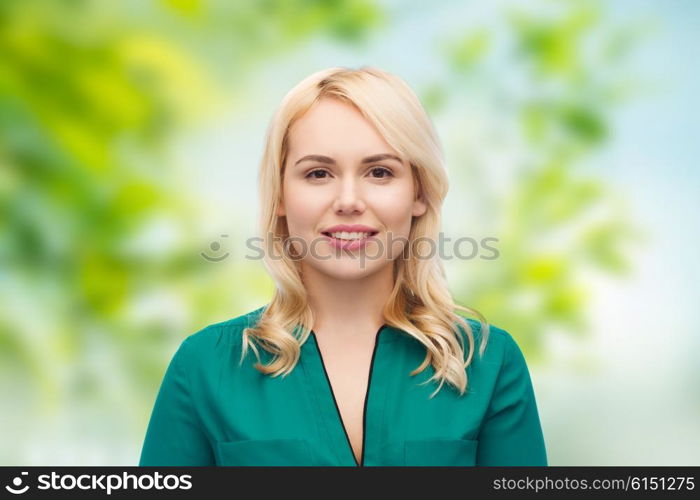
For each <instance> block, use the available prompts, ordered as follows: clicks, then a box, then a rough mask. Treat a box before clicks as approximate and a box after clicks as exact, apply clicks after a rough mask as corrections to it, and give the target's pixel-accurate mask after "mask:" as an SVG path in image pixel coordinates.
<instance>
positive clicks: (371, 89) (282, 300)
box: [241, 67, 489, 398]
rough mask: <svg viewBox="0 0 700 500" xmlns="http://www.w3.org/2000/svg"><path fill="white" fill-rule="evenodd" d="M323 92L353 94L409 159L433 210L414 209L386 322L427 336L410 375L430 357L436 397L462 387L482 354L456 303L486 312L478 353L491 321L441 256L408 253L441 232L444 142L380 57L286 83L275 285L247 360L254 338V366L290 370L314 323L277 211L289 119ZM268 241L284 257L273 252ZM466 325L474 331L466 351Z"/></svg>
mask: <svg viewBox="0 0 700 500" xmlns="http://www.w3.org/2000/svg"><path fill="white" fill-rule="evenodd" d="M324 97H327V98H335V99H340V100H342V101H344V102H348V103H350V104H353V105H354V106H355V107H356V108H357V109H358V110H359V111H360V112H361V113H362V114H363V116H364V117H365V118H366V119H367V120H368V121H369V122H370V123H371V124H373V125H374V126H375V127H376V129H377V130H378V131H379V133H380V134H381V135H382V136H383V137H384V139H385V140H386V141H387V143H388V144H389V145H391V146H392V147H393V148H394V149H395V150H396V151H398V152H399V153H400V154H401V155H403V157H404V158H408V159H409V163H410V165H411V170H412V172H413V175H414V180H415V181H417V182H416V184H417V185H418V189H419V190H420V192H421V193H422V196H423V199H424V201H425V202H426V205H427V210H426V212H425V213H424V214H423V215H421V216H419V217H414V219H413V221H412V224H411V229H410V232H409V238H408V242H407V243H406V246H405V248H404V254H403V255H402V256H401V257H400V258H396V259H395V260H394V264H393V267H394V286H393V289H392V291H391V295H390V297H389V300H388V301H387V304H386V306H385V307H384V310H383V314H384V318H385V321H386V324H387V325H389V326H391V327H394V328H398V329H401V330H403V331H405V332H406V333H408V334H409V335H411V336H412V337H414V338H415V339H416V340H418V341H419V342H420V343H421V344H423V345H424V346H425V348H426V357H425V359H424V361H423V363H421V365H420V366H419V367H417V368H416V369H415V370H414V371H412V372H411V373H410V375H412V376H413V375H416V374H418V373H420V372H422V371H423V370H424V369H425V368H426V367H427V366H428V364H429V363H430V364H432V366H433V368H434V370H435V373H434V375H433V376H432V377H430V378H429V379H428V380H426V381H425V383H428V382H430V381H433V380H439V381H440V383H439V386H438V387H437V389H436V391H435V392H434V393H433V394H431V396H430V397H431V398H432V397H433V396H434V395H435V394H437V392H438V391H439V390H440V389H441V388H442V386H443V384H444V383H445V382H448V383H449V384H450V385H452V386H453V387H454V388H456V389H457V390H458V391H459V394H460V395H463V394H464V393H465V392H466V390H467V385H468V377H467V371H466V368H467V367H468V366H469V365H470V364H471V362H472V359H473V356H474V350H475V347H474V335H473V332H472V329H471V326H470V325H469V324H468V322H467V321H465V320H464V319H463V318H462V317H461V316H460V315H458V314H456V313H455V312H454V310H455V309H457V310H462V311H464V312H467V313H471V314H473V315H474V316H476V317H477V318H479V322H480V324H481V332H482V340H481V344H480V349H479V355H480V356H483V353H484V350H485V348H486V343H487V341H488V336H489V335H488V334H489V328H488V324H487V322H486V320H485V319H484V317H483V316H482V315H481V314H480V313H479V312H478V311H475V310H473V309H470V308H468V307H464V306H461V305H458V304H456V303H455V302H454V300H453V299H452V297H451V295H450V292H449V290H448V286H447V281H446V278H445V271H444V268H443V265H442V262H441V261H440V260H439V259H436V258H430V259H426V258H416V257H415V252H410V255H409V257H408V258H406V251H407V250H408V249H409V248H410V245H412V244H413V242H414V241H415V240H416V239H418V238H420V241H425V239H430V240H431V241H433V242H435V241H436V240H437V237H438V231H439V228H440V210H441V207H442V203H443V200H444V198H445V196H446V195H447V190H448V179H447V173H446V170H445V168H444V166H443V153H442V148H441V146H440V143H439V140H438V137H437V134H436V133H435V130H434V128H433V125H432V122H431V121H430V118H429V117H428V115H427V114H426V112H425V110H424V109H423V107H422V105H421V104H420V101H419V100H418V97H417V96H416V95H415V94H414V93H413V91H412V90H411V88H410V87H409V86H408V84H406V83H405V82H404V81H403V80H402V79H400V78H398V77H397V76H394V75H392V74H390V73H387V72H385V71H382V70H379V69H376V68H372V67H362V68H359V69H356V70H355V69H350V68H342V67H334V68H328V69H325V70H322V71H319V72H317V73H314V74H312V75H310V76H308V77H306V78H305V79H303V80H302V81H301V82H300V83H299V84H297V85H296V86H295V87H294V88H293V89H292V90H290V91H289V92H288V93H287V95H286V96H285V97H284V99H283V100H282V102H281V104H280V106H279V108H278V109H277V111H276V113H275V115H274V117H273V119H272V121H271V123H270V126H269V128H268V130H267V136H266V143H265V148H264V153H263V157H262V161H261V164H260V173H259V175H260V177H259V182H260V184H259V189H260V200H261V204H262V207H261V213H260V229H261V230H262V236H261V238H262V240H263V244H264V247H263V248H265V256H264V264H265V267H266V268H267V270H268V272H269V273H270V274H271V276H272V278H273V279H274V281H275V283H276V290H275V292H274V296H273V298H272V301H271V302H270V303H269V304H268V305H267V306H266V307H265V309H264V311H263V313H262V314H261V316H260V319H259V320H258V322H257V323H256V324H255V325H254V326H251V327H249V328H246V329H244V331H243V346H242V353H241V362H243V359H244V357H245V355H246V353H247V351H248V348H249V347H250V348H251V349H252V350H253V351H254V352H255V355H256V357H257V360H258V362H257V363H256V364H255V368H256V369H257V370H258V371H260V372H261V373H264V374H272V376H278V375H280V374H281V375H283V376H284V375H287V374H288V373H289V372H291V371H292V369H293V368H294V367H295V366H296V364H297V362H298V360H299V356H300V353H301V350H300V348H301V345H302V344H303V343H304V342H305V341H306V339H307V338H308V337H309V335H310V332H311V329H312V328H313V324H314V316H313V312H312V311H311V309H310V307H309V304H308V302H307V294H306V289H305V287H304V285H303V283H302V280H301V276H300V273H299V268H298V267H297V264H296V262H294V259H290V258H288V255H287V253H286V252H285V251H284V250H285V249H284V248H283V247H284V241H286V238H288V237H289V233H288V231H287V226H286V220H282V217H280V216H277V215H276V212H277V207H278V205H279V202H280V200H281V196H282V180H283V176H284V166H285V163H286V160H287V154H288V149H289V142H288V141H289V137H288V133H289V129H290V127H291V126H292V124H293V123H294V122H295V121H296V120H298V119H299V118H300V117H301V116H302V115H303V114H304V113H306V111H308V110H309V109H310V108H311V107H312V106H313V105H314V104H315V103H316V102H317V101H319V100H320V99H321V98H324ZM269 251H272V252H274V255H276V256H282V258H279V259H270V255H269ZM459 326H461V327H462V328H463V330H464V332H465V334H466V336H467V339H468V344H469V345H468V353H467V357H466V360H465V358H464V341H463V338H462V336H461V334H460V332H459V330H458V328H459ZM255 343H258V344H260V346H261V347H263V349H265V350H266V351H268V352H269V353H271V354H272V355H273V356H274V357H273V359H272V360H271V361H270V363H269V364H267V365H263V364H261V362H260V356H259V353H258V350H257V348H256V346H255Z"/></svg>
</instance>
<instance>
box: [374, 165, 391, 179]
mask: <svg viewBox="0 0 700 500" xmlns="http://www.w3.org/2000/svg"><path fill="white" fill-rule="evenodd" d="M371 172H372V173H374V172H384V173H386V174H388V177H393V176H394V174H393V172H392V171H391V170H389V169H388V168H386V167H374V168H372V170H371ZM372 177H374V178H375V179H385V178H386V177H387V176H386V175H385V176H382V177H377V176H374V175H373V176H372Z"/></svg>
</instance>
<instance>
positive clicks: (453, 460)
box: [404, 439, 479, 466]
mask: <svg viewBox="0 0 700 500" xmlns="http://www.w3.org/2000/svg"><path fill="white" fill-rule="evenodd" d="M478 444H479V441H477V440H471V439H421V440H409V441H406V442H405V444H404V459H405V463H406V465H417V466H418V465H419V466H460V465H461V466H464V465H476V448H477V445H478Z"/></svg>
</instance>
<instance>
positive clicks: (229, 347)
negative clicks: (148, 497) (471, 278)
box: [139, 307, 547, 466]
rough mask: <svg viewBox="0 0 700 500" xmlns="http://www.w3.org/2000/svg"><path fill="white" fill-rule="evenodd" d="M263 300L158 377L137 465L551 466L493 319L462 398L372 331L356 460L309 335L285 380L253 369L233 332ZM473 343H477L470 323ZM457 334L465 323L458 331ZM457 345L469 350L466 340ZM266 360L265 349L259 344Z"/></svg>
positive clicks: (190, 346)
mask: <svg viewBox="0 0 700 500" xmlns="http://www.w3.org/2000/svg"><path fill="white" fill-rule="evenodd" d="M263 309H264V307H261V308H260V309H257V310H255V311H252V312H250V313H248V314H245V315H242V316H239V317H237V318H234V319H231V320H229V321H225V322H222V323H217V324H214V325H210V326H208V327H206V328H204V329H202V330H201V331H199V332H197V333H195V334H193V335H190V336H189V337H188V338H186V339H185V340H184V341H183V342H182V344H181V345H180V347H179V349H178V350H177V352H176V353H175V355H174V357H173V359H172V360H171V362H170V365H169V366H168V369H167V371H166V373H165V376H164V378H163V382H162V384H161V387H160V390H159V392H158V395H157V398H156V401H155V405H154V408H153V412H152V414H151V418H150V422H149V424H148V429H147V431H146V437H145V441H144V444H143V449H142V452H141V459H140V463H139V465H142V466H168V465H180V466H186V465H194V466H204V465H262V466H278V465H296V466H300V465H304V466H328V465H331V466H333V465H335V466H356V465H363V466H402V465H409V466H410V465H453V466H454V465H462V466H465V465H467V466H468V465H479V466H481V465H493V466H499V465H547V456H546V451H545V444H544V438H543V435H542V428H541V425H540V420H539V416H538V412H537V405H536V402H535V394H534V392H533V388H532V382H531V380H530V374H529V372H528V369H527V365H526V363H525V358H524V357H523V354H522V352H521V351H520V349H519V347H518V345H517V344H516V342H515V341H514V340H513V338H512V337H511V336H510V334H509V333H508V332H506V331H505V330H501V329H499V328H497V327H494V326H493V325H491V328H490V332H491V333H490V337H489V341H488V344H487V347H486V350H485V352H484V356H483V358H480V357H479V356H478V352H476V353H475V355H474V358H473V361H472V364H471V365H470V366H469V367H467V375H468V377H469V385H468V388H467V392H466V393H465V394H464V395H463V396H459V393H458V392H457V391H456V390H455V389H454V388H452V386H449V385H448V384H447V383H445V384H444V385H443V387H442V389H441V390H440V391H439V392H438V393H437V394H436V395H435V396H434V397H433V398H432V399H429V398H428V396H429V395H430V394H431V393H432V392H434V390H435V389H436V387H437V386H436V385H435V383H429V384H425V385H422V386H421V385H418V384H419V383H421V382H423V381H425V380H427V379H428V378H429V377H430V376H431V375H432V374H433V373H434V371H433V368H432V366H430V365H429V366H428V367H427V368H426V369H425V370H424V371H423V372H421V373H419V374H418V375H415V376H410V375H409V372H411V371H413V370H414V369H415V368H416V367H418V366H419V365H420V364H421V362H422V361H423V359H424V357H425V347H423V345H422V344H420V343H419V342H418V341H417V340H415V339H414V338H413V337H411V336H410V335H408V334H407V333H406V332H404V331H402V330H400V329H397V328H393V327H391V326H388V325H384V326H382V327H381V328H380V329H379V331H378V332H377V335H376V340H375V346H374V353H373V355H372V363H371V368H370V372H369V384H368V390H367V394H366V398H365V408H364V433H363V435H364V446H363V452H362V460H361V461H360V463H359V464H358V463H357V461H356V460H355V456H354V454H353V453H352V448H351V446H350V441H349V439H348V436H347V433H346V431H345V428H344V426H343V423H342V420H341V418H340V412H339V411H338V407H337V404H336V401H335V398H334V396H333V391H332V389H331V384H330V382H329V379H328V375H327V373H326V370H325V367H324V364H323V359H322V357H321V353H320V350H319V349H318V344H317V343H316V336H315V334H313V332H312V335H310V336H309V337H308V339H307V341H306V342H305V343H304V344H303V345H302V347H301V357H300V360H299V363H298V364H297V366H296V367H295V368H294V370H292V372H291V373H289V374H288V375H287V376H286V377H283V376H278V377H272V376H270V375H263V374H261V373H260V372H258V371H257V370H256V369H255V368H254V367H253V364H254V363H255V361H256V357H255V355H254V353H253V352H252V351H250V350H249V352H248V354H247V355H246V357H245V359H244V361H243V364H242V365H239V361H240V356H241V343H242V338H241V333H242V330H243V328H245V327H247V326H253V325H254V324H255V322H256V321H257V318H258V317H259V315H260V314H261V313H262V311H263ZM465 319H466V320H467V321H469V324H470V325H471V326H472V330H473V332H474V337H475V345H476V346H477V348H478V345H479V341H480V339H481V335H480V334H481V332H480V325H479V323H478V322H477V321H474V320H472V319H469V318H465ZM460 331H461V329H460ZM462 334H463V337H464V339H465V346H466V345H468V344H467V341H466V336H465V335H464V332H462ZM258 350H259V351H260V356H261V358H262V361H264V362H267V361H269V360H270V359H271V355H270V354H269V353H267V352H266V351H264V350H263V349H260V348H258Z"/></svg>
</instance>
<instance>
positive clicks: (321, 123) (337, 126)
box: [288, 98, 395, 156]
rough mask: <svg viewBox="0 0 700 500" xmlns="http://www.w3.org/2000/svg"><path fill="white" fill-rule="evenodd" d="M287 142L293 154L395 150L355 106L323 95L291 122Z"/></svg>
mask: <svg viewBox="0 0 700 500" xmlns="http://www.w3.org/2000/svg"><path fill="white" fill-rule="evenodd" d="M288 141H289V151H290V154H291V155H292V156H303V155H306V154H328V155H331V156H333V155H343V154H352V155H358V154H364V153H367V154H373V153H376V152H377V151H378V150H385V151H387V152H394V153H395V151H394V150H393V148H391V147H390V146H389V144H388V143H387V142H386V141H385V140H384V138H383V137H382V136H381V134H380V133H379V132H378V131H377V130H376V129H375V128H374V126H373V125H372V124H371V123H370V122H369V121H368V120H367V119H366V118H365V117H364V116H363V115H362V113H361V112H360V110H359V109H358V108H357V107H356V106H354V105H353V104H351V103H348V102H345V101H341V100H339V99H333V98H322V99H321V100H319V101H318V102H317V103H316V104H314V105H313V106H312V107H311V108H310V109H309V110H308V111H307V112H306V113H305V114H304V115H303V116H302V117H301V118H299V119H298V120H297V121H296V122H294V124H293V125H292V127H291V128H290V129H289V137H288Z"/></svg>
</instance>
